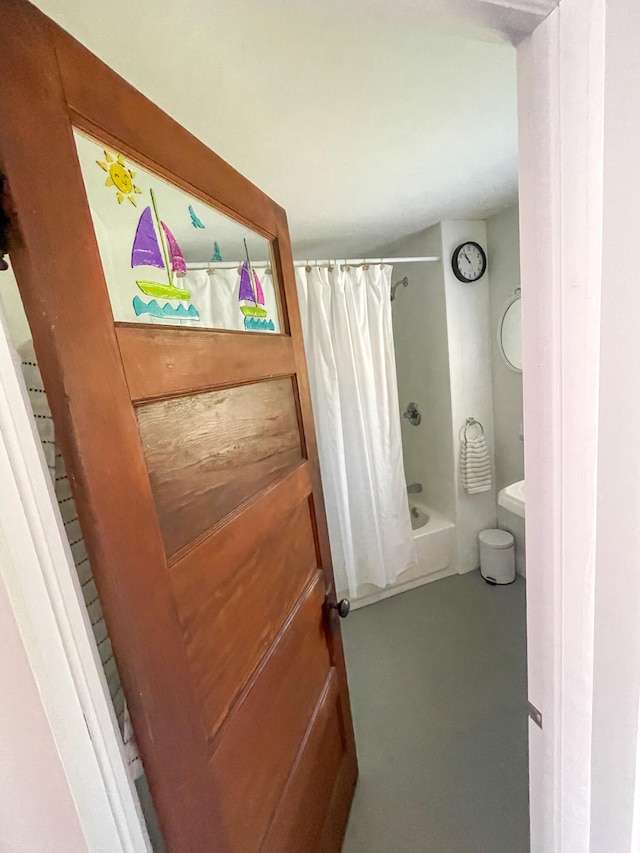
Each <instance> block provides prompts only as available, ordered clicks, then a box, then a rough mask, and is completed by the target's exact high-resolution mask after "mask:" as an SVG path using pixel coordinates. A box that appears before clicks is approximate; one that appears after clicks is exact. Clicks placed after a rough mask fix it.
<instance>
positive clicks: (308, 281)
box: [296, 264, 415, 596]
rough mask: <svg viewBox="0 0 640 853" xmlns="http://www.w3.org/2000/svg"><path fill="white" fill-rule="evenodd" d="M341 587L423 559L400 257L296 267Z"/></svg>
mask: <svg viewBox="0 0 640 853" xmlns="http://www.w3.org/2000/svg"><path fill="white" fill-rule="evenodd" d="M296 277H297V283H298V294H299V299H300V313H301V316H302V326H303V332H304V340H305V349H306V353H307V361H308V366H309V377H310V381H311V396H312V401H313V410H314V416H315V421H316V430H317V434H318V447H319V454H320V468H321V472H322V484H323V489H324V496H325V503H326V509H327V522H328V525H329V536H330V539H331V552H332V556H333V564H334V572H335V578H336V587H337V590H338V591H339V592H341V591H343V590H348V591H349V593H350V594H351V595H353V596H357V595H358V593H359V590H361V589H362V586H363V585H364V584H373V585H375V586H376V587H380V588H384V587H385V586H388V585H389V584H391V583H393V581H395V580H396V578H397V577H398V575H399V574H400V573H401V572H403V571H404V570H405V569H408V568H410V567H411V566H412V565H413V564H414V563H415V549H414V544H413V539H412V536H411V523H410V518H409V510H408V503H407V491H406V483H405V478H404V472H403V463H402V441H401V435H400V421H399V406H398V389H397V384H396V371H395V355H394V350H393V332H392V327H391V302H390V286H391V267H390V266H386V265H385V266H383V267H382V268H381V267H380V265H379V264H376V265H371V266H369V267H368V268H364V267H350V268H346V269H341V268H340V267H339V266H338V265H336V266H334V267H333V268H332V269H327V268H326V267H311V268H306V269H305V268H302V269H297V270H296Z"/></svg>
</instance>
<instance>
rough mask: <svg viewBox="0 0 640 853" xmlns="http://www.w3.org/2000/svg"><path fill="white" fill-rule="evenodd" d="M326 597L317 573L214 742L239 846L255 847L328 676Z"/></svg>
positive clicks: (227, 818) (226, 818) (228, 818)
mask: <svg viewBox="0 0 640 853" xmlns="http://www.w3.org/2000/svg"><path fill="white" fill-rule="evenodd" d="M323 600H324V581H323V579H322V577H321V575H320V574H318V575H316V576H315V577H314V580H313V581H312V584H311V586H310V587H309V588H308V589H307V591H306V593H305V595H304V597H303V599H302V601H301V602H300V605H299V607H297V608H296V611H295V613H294V614H293V615H292V617H291V619H290V621H289V622H288V624H287V626H286V630H283V631H282V632H281V633H280V635H279V637H278V639H277V641H276V643H275V644H274V646H273V649H272V651H271V652H270V654H269V655H268V656H267V658H266V660H265V661H264V664H263V666H262V667H261V668H260V669H259V670H258V672H257V673H256V675H255V677H254V679H253V680H252V682H251V683H250V685H249V688H248V690H247V692H246V694H245V695H243V697H242V698H241V700H240V701H239V703H238V707H237V708H236V709H234V711H233V712H232V713H231V715H230V717H229V720H228V723H227V725H226V726H225V728H224V729H223V730H222V731H221V733H220V736H219V741H220V742H219V745H218V744H214V746H215V752H214V754H213V757H212V759H211V764H210V768H211V771H212V773H213V775H214V778H215V779H216V780H218V781H219V783H220V784H219V786H218V790H219V791H220V796H221V801H220V807H221V817H222V822H223V825H224V826H225V827H226V829H227V833H226V835H227V837H228V838H230V839H233V841H232V845H231V846H230V848H229V849H230V850H233V851H238V853H245V851H248V850H259V849H260V845H261V843H262V840H263V839H264V836H265V835H266V833H267V831H268V828H269V825H270V823H271V820H272V818H273V814H274V812H275V810H276V808H277V806H278V802H279V800H280V798H281V796H282V792H283V790H284V788H285V785H286V782H287V779H288V778H289V775H290V773H291V769H292V767H293V765H294V762H295V759H296V755H297V754H298V751H299V749H300V745H301V743H302V741H303V739H304V736H305V732H306V731H307V728H308V726H309V723H310V721H311V718H312V715H313V711H314V708H315V706H316V704H317V702H318V698H319V696H320V695H321V694H322V692H323V689H324V686H325V683H326V681H327V679H328V678H329V674H330V662H329V656H328V654H327V648H326V643H325V640H324V628H323V625H322V619H321V616H320V613H321V606H322V602H323ZM258 721H259V724H258Z"/></svg>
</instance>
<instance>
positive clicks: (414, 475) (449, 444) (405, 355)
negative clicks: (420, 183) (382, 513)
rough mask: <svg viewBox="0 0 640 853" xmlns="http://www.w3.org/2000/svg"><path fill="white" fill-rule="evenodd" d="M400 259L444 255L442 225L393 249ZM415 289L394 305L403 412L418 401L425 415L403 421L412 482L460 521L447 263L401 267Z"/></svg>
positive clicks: (396, 272)
mask: <svg viewBox="0 0 640 853" xmlns="http://www.w3.org/2000/svg"><path fill="white" fill-rule="evenodd" d="M389 251H390V252H392V253H393V254H395V255H418V254H426V255H439V254H440V251H441V235H440V226H439V225H435V226H434V227H433V228H429V229H427V230H426V231H422V232H420V233H419V234H414V235H413V236H411V237H408V238H406V239H405V240H402V241H401V242H399V243H395V244H394V245H393V246H392V247H389ZM405 275H406V276H407V278H408V279H409V282H410V284H409V287H407V288H406V289H404V288H402V289H401V290H398V292H397V293H396V298H395V300H394V302H393V308H392V316H393V339H394V347H395V353H396V367H397V372H398V395H399V398H400V405H401V409H402V411H404V410H405V408H406V407H407V405H408V404H409V403H410V402H412V401H413V402H415V403H416V404H417V405H418V407H419V409H420V412H421V415H422V419H421V422H420V425H419V426H417V427H414V426H412V425H411V423H410V421H409V420H408V419H405V418H401V424H400V426H401V430H402V444H403V450H404V467H405V475H406V478H407V483H422V487H423V495H422V499H423V501H424V503H425V504H427V505H428V506H429V507H431V508H433V509H434V510H436V511H437V512H439V513H441V514H442V515H443V516H445V517H446V518H448V519H450V520H453V519H454V518H455V498H454V483H453V477H452V459H453V454H454V452H457V442H456V445H455V448H454V443H453V427H452V422H451V392H450V387H449V348H448V342H447V310H446V303H445V293H444V285H443V280H442V263H441V262H439V263H433V264H396V265H395V266H394V269H393V279H394V281H397V280H398V279H401V278H402V277H403V276H405Z"/></svg>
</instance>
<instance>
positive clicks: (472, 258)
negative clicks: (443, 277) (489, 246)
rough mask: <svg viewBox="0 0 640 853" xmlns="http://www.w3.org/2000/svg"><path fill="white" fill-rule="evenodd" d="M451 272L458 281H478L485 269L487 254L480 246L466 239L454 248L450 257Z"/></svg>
mask: <svg viewBox="0 0 640 853" xmlns="http://www.w3.org/2000/svg"><path fill="white" fill-rule="evenodd" d="M451 266H452V267H453V273H454V275H455V277H456V278H457V279H458V280H459V281H464V282H467V283H468V282H472V281H478V279H479V278H482V276H483V275H484V273H485V270H486V269H487V256H486V255H485V253H484V249H483V248H482V246H480V245H478V243H473V242H472V241H471V240H468V241H467V242H466V243H461V244H460V245H459V246H458V248H457V249H455V251H454V253H453V256H452V258H451Z"/></svg>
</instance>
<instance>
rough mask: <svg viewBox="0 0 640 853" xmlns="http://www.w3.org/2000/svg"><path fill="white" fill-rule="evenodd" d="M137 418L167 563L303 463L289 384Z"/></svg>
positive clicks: (164, 407) (159, 406)
mask: <svg viewBox="0 0 640 853" xmlns="http://www.w3.org/2000/svg"><path fill="white" fill-rule="evenodd" d="M137 416H138V426H139V428H140V437H141V439H142V446H143V448H144V454H145V458H146V461H147V467H148V470H149V479H150V481H151V490H152V492H153V496H154V500H155V503H156V509H157V512H158V518H159V521H160V527H161V530H162V536H163V539H164V543H165V548H166V551H167V555H168V556H171V555H173V554H175V553H176V552H177V551H178V550H180V549H181V548H184V547H185V546H186V545H188V544H189V543H190V542H192V541H193V540H194V539H196V538H198V537H199V536H201V535H202V534H203V533H205V532H206V531H207V530H209V529H210V528H211V527H213V526H214V525H215V524H216V523H217V522H219V521H220V520H221V519H223V518H224V517H225V516H226V515H228V514H229V513H230V512H232V511H233V510H235V509H237V508H238V507H239V506H240V505H241V504H242V503H243V502H244V501H246V500H248V499H249V498H250V497H252V496H253V495H255V494H256V493H257V492H259V491H260V490H261V489H263V488H265V487H266V486H268V485H269V483H272V482H273V481H274V480H276V479H277V478H278V477H281V476H282V475H283V474H284V473H285V472H286V471H288V470H290V469H291V468H293V467H294V466H295V465H297V464H298V463H299V462H300V461H301V460H302V451H301V448H300V435H299V429H298V417H297V412H296V402H295V399H294V394H293V386H292V384H291V380H290V379H274V380H270V381H267V382H257V383H252V384H251V385H242V386H239V387H236V388H228V389H224V390H222V391H211V392H207V393H203V394H197V395H195V396H190V397H179V398H177V399H172V400H162V401H160V402H157V403H148V404H145V405H143V406H140V407H139V408H138V409H137Z"/></svg>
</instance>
